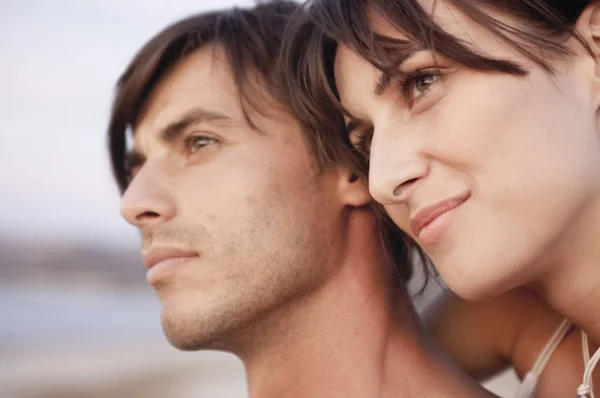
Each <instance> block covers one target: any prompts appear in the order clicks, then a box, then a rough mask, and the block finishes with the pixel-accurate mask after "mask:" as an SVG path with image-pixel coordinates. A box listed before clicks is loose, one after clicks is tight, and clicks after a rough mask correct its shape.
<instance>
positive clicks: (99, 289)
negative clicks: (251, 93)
mask: <svg viewBox="0 0 600 398" xmlns="http://www.w3.org/2000/svg"><path fill="white" fill-rule="evenodd" d="M232 4H237V5H249V4H253V1H251V0H237V1H231V0H228V1H219V0H118V1H117V0H94V1H92V0H54V1H50V0H0V319H1V322H0V396H1V397H2V398H42V397H43V398H53V397H56V398H80V397H85V398H95V397H98V398H100V397H102V398H106V397H111V398H125V397H127V398H129V397H140V398H154V397H156V398H161V397H169V398H184V397H195V398H205V397H206V398H208V397H211V398H213V397H227V398H242V397H244V396H246V390H245V388H246V386H245V380H244V375H243V369H242V367H241V364H240V363H239V361H237V360H236V359H234V358H233V357H232V356H230V355H225V354H216V353H181V352H178V351H176V350H175V349H173V348H171V347H170V346H169V345H168V343H167V342H166V340H165V339H164V337H163V335H162V331H161V328H160V323H159V313H160V305H159V303H158V300H157V299H156V298H155V296H154V294H153V292H152V291H151V289H150V288H149V287H148V286H147V285H146V282H145V272H144V268H143V266H142V264H141V261H140V259H139V241H138V235H137V233H136V231H135V229H134V228H133V227H131V226H129V225H128V224H127V223H125V222H124V221H123V220H122V219H121V217H120V215H119V194H118V191H117V188H116V184H115V183H114V182H113V180H112V176H111V173H110V168H109V162H108V152H107V149H106V138H105V135H106V126H107V122H108V115H109V108H110V104H111V100H112V96H113V88H114V85H115V83H116V80H117V79H118V77H119V75H120V74H121V72H122V71H123V70H124V68H125V66H126V65H127V63H128V62H129V61H130V60H131V58H132V57H133V55H134V54H135V53H136V52H137V50H139V48H140V47H141V46H142V45H143V44H144V43H145V42H146V41H147V40H148V39H150V37H151V36H153V35H154V34H156V33H157V32H158V31H159V30H161V29H162V28H164V27H165V26H167V25H168V24H170V23H172V22H174V21H175V20H177V19H179V18H182V17H186V16H189V15H190V14H192V13H196V12H201V11H203V10H207V9H215V8H223V7H229V6H231V5H232ZM431 286H434V287H435V284H432V285H431ZM511 389H512V387H511V384H510V383H509V384H506V383H504V384H503V383H500V384H497V385H496V387H495V390H494V391H496V392H497V393H499V394H500V395H501V396H507V395H505V394H510V391H511Z"/></svg>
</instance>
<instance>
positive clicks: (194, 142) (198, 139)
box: [187, 135, 217, 153]
mask: <svg viewBox="0 0 600 398" xmlns="http://www.w3.org/2000/svg"><path fill="white" fill-rule="evenodd" d="M216 142H217V140H216V139H214V138H212V137H206V136H203V135H195V136H191V137H190V138H188V140H187V148H188V149H189V151H190V153H195V152H196V151H199V150H200V149H203V148H204V147H207V146H209V145H213V144H215V143H216Z"/></svg>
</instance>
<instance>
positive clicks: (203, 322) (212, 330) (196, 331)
mask: <svg viewBox="0 0 600 398" xmlns="http://www.w3.org/2000/svg"><path fill="white" fill-rule="evenodd" d="M237 319H238V318H237V317H231V316H225V314H218V313H217V312H212V313H211V311H207V310H206V309H204V310H201V309H198V310H197V311H194V312H192V311H176V310H174V309H173V308H163V311H162V314H161V324H162V328H163V332H164V334H165V337H166V338H167V340H168V341H169V343H171V345H172V346H173V347H175V348H177V349H179V350H182V351H198V350H225V351H229V350H230V349H229V348H230V347H229V346H230V345H231V342H230V341H229V340H231V336H230V335H231V332H230V331H231V330H232V329H234V328H235V327H236V320H237Z"/></svg>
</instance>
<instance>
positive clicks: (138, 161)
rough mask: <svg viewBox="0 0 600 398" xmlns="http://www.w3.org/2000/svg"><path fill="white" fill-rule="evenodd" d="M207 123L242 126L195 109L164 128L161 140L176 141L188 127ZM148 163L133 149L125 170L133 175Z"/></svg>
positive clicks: (128, 156) (220, 115) (126, 161)
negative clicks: (133, 172) (137, 169)
mask: <svg viewBox="0 0 600 398" xmlns="http://www.w3.org/2000/svg"><path fill="white" fill-rule="evenodd" d="M206 122H218V123H220V124H226V125H232V126H234V125H240V123H239V122H237V121H236V120H234V119H233V118H231V117H229V116H227V115H225V114H224V113H220V112H217V111H212V110H209V109H206V108H193V109H191V110H189V111H188V112H186V113H184V114H183V115H182V116H180V117H179V119H177V120H176V121H174V122H172V123H169V124H168V125H167V126H166V127H164V128H163V129H162V130H161V131H160V133H159V136H160V139H161V140H162V141H165V142H173V141H175V140H176V139H177V138H178V137H179V136H180V135H181V134H182V133H183V132H184V131H185V130H186V129H187V128H188V127H190V126H192V125H194V124H198V123H206ZM144 162H146V155H144V154H143V153H142V152H140V151H139V150H138V149H135V148H134V149H132V150H131V151H129V152H128V153H127V154H126V155H125V168H126V170H127V172H128V173H131V172H132V171H133V170H134V169H136V168H138V167H140V166H142V165H143V164H144Z"/></svg>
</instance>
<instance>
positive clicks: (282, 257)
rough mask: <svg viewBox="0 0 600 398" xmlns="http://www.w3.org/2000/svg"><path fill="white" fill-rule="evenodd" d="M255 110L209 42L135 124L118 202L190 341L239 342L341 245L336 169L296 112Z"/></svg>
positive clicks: (170, 328)
mask: <svg viewBox="0 0 600 398" xmlns="http://www.w3.org/2000/svg"><path fill="white" fill-rule="evenodd" d="M263 94H264V93H263ZM273 108H274V107H272V106H271V107H269V108H268V109H273ZM247 109H248V111H249V116H250V118H251V120H252V122H253V123H255V125H256V126H257V127H258V129H259V130H260V131H257V130H254V129H252V128H250V126H249V125H248V123H247V122H246V120H245V117H244V114H243V111H242V107H241V104H240V96H239V93H238V90H237V88H236V86H235V84H234V79H233V75H232V72H231V68H230V65H229V64H228V62H227V61H226V57H225V55H224V54H223V53H222V52H221V51H219V48H217V51H214V52H213V47H212V46H211V45H209V46H205V47H204V48H201V49H200V50H198V51H196V52H195V53H193V54H191V55H190V56H189V57H188V58H187V59H186V60H185V61H183V62H181V63H180V64H179V65H178V66H177V67H176V68H175V69H174V70H173V71H172V72H171V73H169V74H168V75H167V76H166V77H165V78H164V79H163V80H162V81H161V82H160V84H159V85H158V86H157V88H156V89H155V90H154V92H153V94H152V96H151V97H150V99H149V102H148V104H147V107H146V108H145V111H144V113H143V114H142V118H141V120H140V123H139V125H138V126H137V128H136V131H135V139H134V153H136V155H135V156H133V158H134V163H136V161H135V160H136V159H137V165H134V167H133V178H132V181H131V184H130V185H129V187H128V189H127V190H126V192H125V194H124V196H123V198H122V203H121V208H122V209H121V211H122V214H123V216H124V217H125V219H127V221H128V222H130V223H132V224H133V225H135V226H136V227H138V228H139V229H140V231H141V234H142V237H143V249H142V254H143V256H144V260H145V262H146V265H147V266H149V267H151V268H150V270H149V271H148V282H149V283H150V284H151V285H152V286H153V287H154V289H155V290H156V292H157V294H158V296H159V298H160V300H161V303H162V305H163V311H162V324H163V328H164V330H165V333H166V335H167V337H168V338H169V340H170V341H171V343H172V344H173V345H175V346H176V347H179V348H182V349H190V350H193V349H200V348H219V349H232V346H233V345H235V344H240V342H239V341H238V340H236V339H239V338H245V337H247V336H249V335H250V334H249V333H247V332H248V330H249V328H248V326H249V325H253V324H260V322H258V321H260V320H261V319H266V318H267V316H271V315H273V314H274V312H276V311H279V310H280V311H281V312H285V306H286V304H288V303H289V302H291V301H292V300H293V299H296V298H298V297H299V296H301V295H304V294H307V293H310V292H311V291H314V290H315V289H317V288H318V287H319V285H320V284H322V283H323V282H324V281H326V280H327V278H328V276H329V275H331V273H332V272H333V271H334V269H333V265H334V264H335V263H336V262H338V261H336V259H337V257H336V256H339V255H340V253H341V249H340V248H341V245H342V244H343V242H339V240H336V235H339V234H340V233H341V231H342V228H343V222H342V221H343V220H342V214H343V212H342V210H343V204H342V203H341V200H340V198H339V195H338V194H337V191H336V190H337V186H338V184H337V183H336V181H337V179H338V175H337V173H335V172H323V173H319V172H318V170H317V167H316V165H315V160H314V158H313V156H312V155H311V153H310V152H309V149H308V145H307V143H306V142H305V139H304V137H303V135H302V132H301V130H300V128H299V126H298V125H297V124H296V122H295V121H294V120H293V119H292V118H291V117H290V116H288V115H286V114H285V113H283V112H276V111H273V112H270V114H269V115H261V114H259V113H258V112H253V111H252V109H250V108H247ZM338 246H339V247H338ZM164 258H167V260H166V261H160V260H162V259H164ZM157 261H158V263H157ZM155 263H156V265H154V266H152V265H153V264H155ZM288 307H289V306H288ZM234 336H236V337H234Z"/></svg>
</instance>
